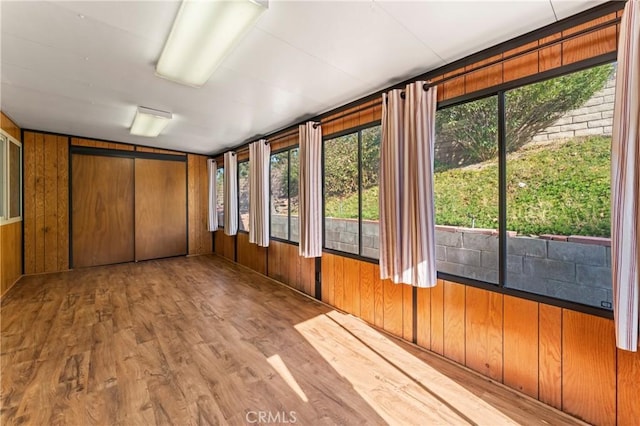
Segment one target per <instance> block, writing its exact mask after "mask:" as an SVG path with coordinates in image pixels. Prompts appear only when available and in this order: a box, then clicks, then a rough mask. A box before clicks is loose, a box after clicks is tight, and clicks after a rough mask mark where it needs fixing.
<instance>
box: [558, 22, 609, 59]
mask: <svg viewBox="0 0 640 426" xmlns="http://www.w3.org/2000/svg"><path fill="white" fill-rule="evenodd" d="M615 17H616V13H615V12H614V13H610V14H608V15H606V16H603V17H601V18H597V19H594V20H593V21H589V22H586V23H584V24H582V25H577V26H575V27H573V28H570V29H568V30H565V31H563V35H570V34H574V33H576V32H578V31H580V30H583V29H585V28H590V27H593V26H595V25H598V24H601V23H604V22H607V21H611V20H612V19H615ZM616 44H617V32H616V27H615V26H611V27H608V28H603V29H601V30H598V31H594V32H591V33H588V34H584V35H581V36H578V37H576V38H574V39H571V40H568V41H565V42H563V43H562V65H567V64H572V63H574V62H578V61H582V60H584V59H588V58H592V57H595V56H599V55H603V54H605V53H609V52H615V50H616Z"/></svg>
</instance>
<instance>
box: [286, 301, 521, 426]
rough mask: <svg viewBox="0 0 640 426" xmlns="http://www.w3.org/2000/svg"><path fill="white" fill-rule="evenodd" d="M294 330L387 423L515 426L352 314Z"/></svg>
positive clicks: (315, 320) (310, 322)
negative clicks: (418, 421) (417, 420)
mask: <svg viewBox="0 0 640 426" xmlns="http://www.w3.org/2000/svg"><path fill="white" fill-rule="evenodd" d="M295 328H296V329H297V330H298V332H300V333H301V334H302V335H303V336H304V337H305V339H306V340H307V341H308V342H309V343H310V344H311V345H312V346H313V347H314V349H315V350H317V351H318V353H319V354H320V355H321V356H322V357H323V358H324V359H325V360H326V362H327V363H329V364H330V365H331V366H332V367H333V368H334V369H335V370H336V372H338V373H339V374H340V375H341V376H343V377H344V378H345V379H347V380H348V381H349V382H350V383H351V384H352V386H353V388H354V389H355V390H356V391H357V392H358V393H359V394H360V396H361V397H362V398H363V399H364V400H365V401H367V403H368V404H369V405H370V406H371V407H372V408H373V409H374V410H376V412H377V413H378V414H379V415H380V416H381V417H382V418H383V419H384V420H385V421H387V422H388V423H389V424H413V423H414V422H415V421H416V419H420V422H421V423H423V424H470V423H472V424H473V423H475V424H500V425H508V424H517V423H516V422H514V420H513V419H511V418H509V417H508V416H506V415H505V414H504V413H502V412H501V411H500V410H498V409H497V408H495V407H493V406H492V405H490V404H489V403H487V402H486V401H484V400H482V399H481V398H479V397H478V396H477V395H475V394H473V393H472V392H470V391H469V390H467V389H466V388H465V387H464V386H462V385H460V384H459V383H457V382H456V381H455V380H452V379H450V378H449V377H447V376H445V375H444V374H442V373H440V372H439V371H437V370H436V369H434V368H433V367H431V366H430V365H428V364H426V363H425V362H423V361H421V360H420V359H418V358H416V357H415V356H413V355H412V354H410V353H408V352H406V351H405V350H404V349H402V348H400V347H399V346H398V345H396V344H395V343H393V342H392V341H391V340H390V339H388V338H387V337H386V336H384V335H383V334H381V333H379V332H377V331H375V330H374V329H372V328H371V327H369V326H367V325H366V324H364V323H363V322H361V321H360V320H358V319H356V318H354V317H352V316H350V315H345V314H342V313H339V312H336V311H332V312H329V313H327V314H326V315H321V316H317V317H315V318H312V319H310V320H307V321H304V322H302V323H299V324H297V325H296V326H295ZM392 363H393V364H392ZM394 364H395V366H394Z"/></svg>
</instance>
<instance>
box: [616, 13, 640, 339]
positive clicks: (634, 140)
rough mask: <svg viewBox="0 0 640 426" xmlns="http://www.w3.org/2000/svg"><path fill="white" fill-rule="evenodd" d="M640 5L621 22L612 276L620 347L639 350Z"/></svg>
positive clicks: (617, 90)
mask: <svg viewBox="0 0 640 426" xmlns="http://www.w3.org/2000/svg"><path fill="white" fill-rule="evenodd" d="M639 97H640V4H639V2H638V0H629V1H628V2H627V4H626V5H625V8H624V12H623V15H622V21H621V23H620V40H619V43H618V73H617V75H616V97H615V105H614V110H613V135H612V141H611V149H612V151H611V273H612V283H613V315H614V319H615V329H616V344H617V345H618V347H619V348H620V349H625V350H628V351H633V352H636V351H637V350H638V321H639V318H638V304H639V303H640V302H639V301H640V271H639V270H638V268H640V259H639V257H640V243H639V242H638V238H640V214H639V213H640V102H639V101H638V98H639Z"/></svg>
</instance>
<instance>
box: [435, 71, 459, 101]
mask: <svg viewBox="0 0 640 426" xmlns="http://www.w3.org/2000/svg"><path fill="white" fill-rule="evenodd" d="M460 72H461V70H455V71H452V72H448V73H445V74H444V75H443V78H449V77H451V76H452V75H456V74H458V73H460ZM464 87H465V84H464V76H462V77H456V78H452V79H451V80H449V81H446V82H445V83H442V84H440V85H438V91H442V100H446V99H453V98H455V97H457V96H462V95H464V92H465V89H464ZM441 89H442V90H441Z"/></svg>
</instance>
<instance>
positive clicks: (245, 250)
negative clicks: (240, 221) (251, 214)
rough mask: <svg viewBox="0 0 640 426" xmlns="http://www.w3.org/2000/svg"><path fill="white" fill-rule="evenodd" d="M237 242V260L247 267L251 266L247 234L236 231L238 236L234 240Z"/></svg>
mask: <svg viewBox="0 0 640 426" xmlns="http://www.w3.org/2000/svg"><path fill="white" fill-rule="evenodd" d="M236 244H238V260H237V262H238V263H239V264H241V265H242V266H246V267H247V268H250V267H251V251H250V249H251V247H250V246H249V234H247V233H245V232H238V238H237V240H236Z"/></svg>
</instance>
